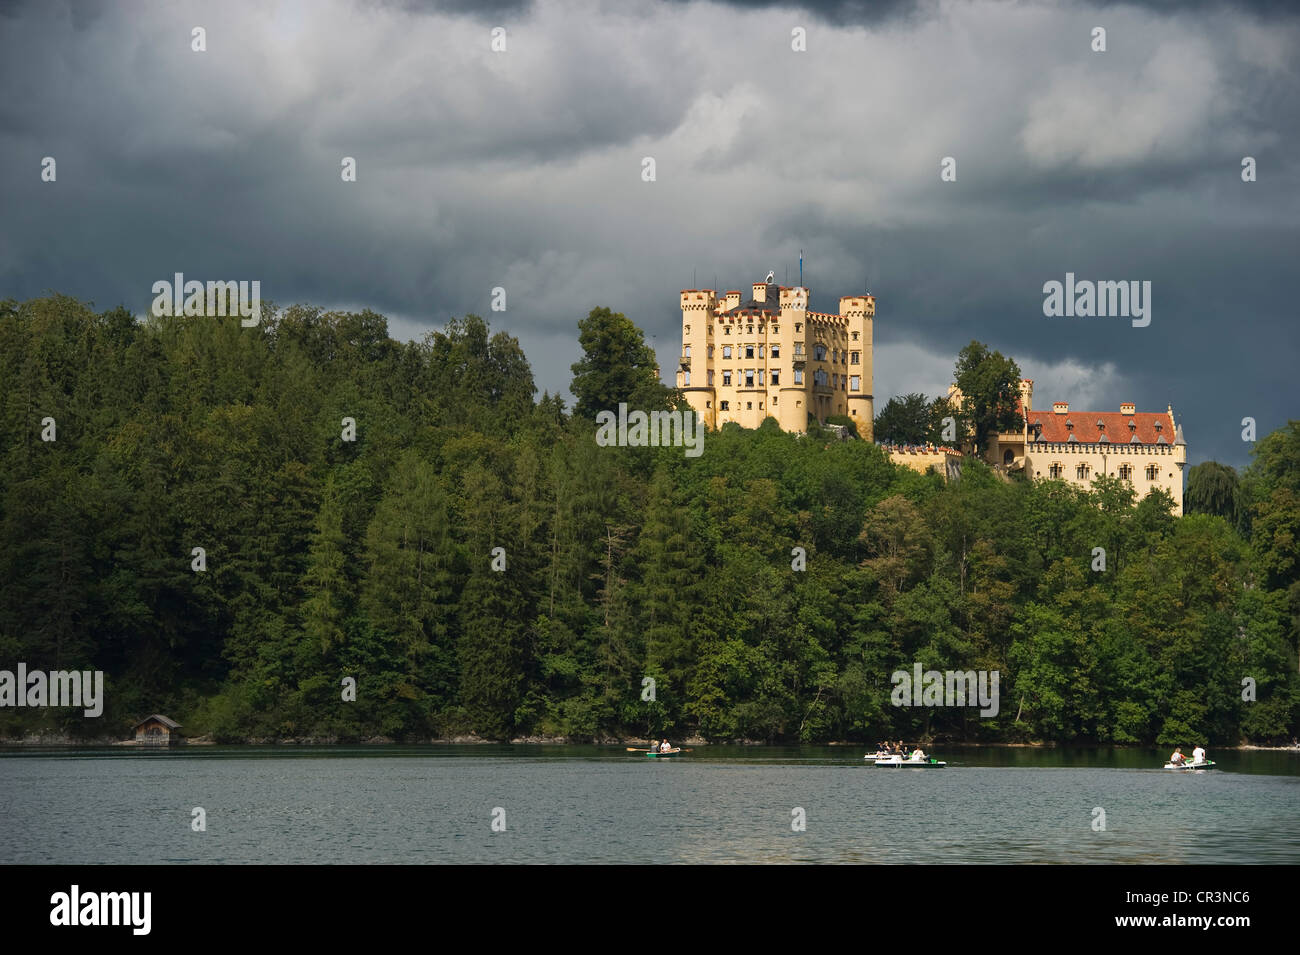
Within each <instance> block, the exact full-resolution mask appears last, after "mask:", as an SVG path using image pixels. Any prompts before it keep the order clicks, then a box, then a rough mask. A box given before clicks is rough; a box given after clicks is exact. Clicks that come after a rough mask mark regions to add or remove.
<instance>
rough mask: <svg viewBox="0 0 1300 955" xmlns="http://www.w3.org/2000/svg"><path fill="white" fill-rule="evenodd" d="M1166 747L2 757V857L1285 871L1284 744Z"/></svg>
mask: <svg viewBox="0 0 1300 955" xmlns="http://www.w3.org/2000/svg"><path fill="white" fill-rule="evenodd" d="M1168 749H1169V747H1165V748H1163V749H1161V750H1159V751H1156V750H1145V751H1144V750H1134V749H1027V748H1016V749H1008V748H988V749H967V748H963V749H948V750H945V749H943V748H936V750H935V752H934V753H932V754H931V755H935V756H937V757H938V758H940V759H946V760H947V761H948V762H949V766H948V768H946V769H941V770H937V769H936V770H893V769H877V768H875V767H873V766H871V765H870V764H867V763H865V762H864V761H863V759H862V754H863V752H865V750H864V749H862V748H857V747H846V746H836V747H801V748H794V747H788V748H787V747H739V746H708V747H698V748H696V749H695V750H694V751H693V752H691V753H688V754H683V755H682V756H680V757H678V758H675V759H671V760H659V759H647V758H645V756H644V755H641V754H632V753H627V752H625V751H624V748H623V747H621V746H619V747H609V746H522V745H520V746H333V747H285V746H282V747H220V746H204V747H199V746H191V747H178V748H174V749H170V750H155V751H148V750H140V749H128V748H116V749H95V750H89V749H85V750H75V749H61V750H32V749H11V750H7V751H3V752H0V863H5V864H12V863H60V864H98V863H108V864H124V863H125V864H142V863H160V862H161V863H430V862H432V863H559V862H578V863H597V862H600V863H619V862H628V863H633V862H635V863H714V862H746V863H762V862H771V863H787V862H820V863H827V862H832V863H833V862H841V863H843V862H848V863H855V862H878V863H917V862H924V863H934V862H939V863H1237V864H1240V863H1264V862H1267V863H1296V862H1300V754H1296V753H1294V752H1260V751H1243V752H1238V751H1231V750H1221V751H1220V750H1211V752H1210V757H1211V758H1212V759H1214V760H1215V761H1216V762H1217V764H1218V765H1217V767H1216V768H1215V769H1214V770H1212V771H1210V772H1198V773H1173V772H1166V771H1164V770H1162V769H1160V766H1161V765H1162V763H1163V761H1164V757H1165V756H1166V755H1167V752H1168ZM195 807H202V808H203V809H204V811H205V813H206V826H207V829H206V831H203V832H195V831H193V830H192V828H191V819H192V818H193V817H192V811H193V810H194V808H195ZM1098 808H1099V809H1100V810H1102V811H1103V812H1104V823H1105V828H1104V830H1102V829H1100V828H1099V827H1098V824H1099V823H1100V822H1101V821H1102V819H1103V817H1102V816H1101V815H1100V814H1099V813H1096V812H1095V810H1096V809H1098ZM795 810H802V817H803V819H804V820H805V825H806V828H804V829H803V831H795V830H794V828H792V823H797V822H798V817H799V815H800V814H799V813H797V812H796V811H795ZM494 819H495V820H496V826H497V828H498V829H500V828H501V826H502V825H504V831H494V829H493V823H494Z"/></svg>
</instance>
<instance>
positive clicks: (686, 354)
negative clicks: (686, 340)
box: [682, 345, 691, 358]
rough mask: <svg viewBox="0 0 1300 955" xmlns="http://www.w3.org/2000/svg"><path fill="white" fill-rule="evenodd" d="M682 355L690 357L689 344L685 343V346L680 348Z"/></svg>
mask: <svg viewBox="0 0 1300 955" xmlns="http://www.w3.org/2000/svg"><path fill="white" fill-rule="evenodd" d="M682 357H683V358H690V357H691V346H690V345H686V346H685V347H683V348H682Z"/></svg>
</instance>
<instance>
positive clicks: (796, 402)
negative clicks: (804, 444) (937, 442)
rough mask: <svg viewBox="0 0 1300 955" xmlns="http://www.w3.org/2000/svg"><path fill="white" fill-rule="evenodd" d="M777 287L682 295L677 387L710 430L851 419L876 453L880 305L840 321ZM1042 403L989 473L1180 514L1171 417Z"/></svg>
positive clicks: (954, 462)
mask: <svg viewBox="0 0 1300 955" xmlns="http://www.w3.org/2000/svg"><path fill="white" fill-rule="evenodd" d="M772 278H773V275H772V273H771V272H769V273H768V275H767V279H766V281H763V282H755V283H754V284H753V287H752V292H751V295H750V297H749V298H748V299H747V300H746V301H744V302H742V301H741V300H740V292H738V291H730V292H727V293H725V295H723V296H722V297H721V298H719V297H718V295H717V293H716V292H715V291H714V290H713V289H684V290H683V291H682V293H681V306H682V354H681V359H680V361H679V367H678V370H677V387H678V388H679V389H681V391H682V393H683V394H684V395H685V396H686V399H687V401H689V402H690V405H691V407H692V408H693V409H695V412H696V414H697V415H698V416H699V417H700V419H701V420H703V421H704V423H705V424H707V425H708V427H710V428H713V429H717V428H721V427H722V426H723V425H724V424H726V423H727V422H728V421H734V422H736V423H737V424H739V425H741V426H742V427H745V428H757V427H758V426H759V425H760V424H762V423H763V420H764V419H765V418H768V417H772V418H775V419H776V420H777V423H778V424H780V426H781V429H782V430H784V431H793V432H803V431H806V430H807V428H808V422H809V421H810V420H813V419H815V420H817V421H818V422H820V423H824V422H825V421H826V419H827V418H828V417H830V416H832V415H844V416H847V417H848V418H849V420H851V421H852V422H853V423H854V425H855V427H856V428H857V432H858V436H859V437H861V438H862V439H863V440H866V441H871V440H872V438H873V423H874V418H875V408H874V399H873V397H872V352H871V342H872V326H873V325H874V323H875V318H876V299H875V296H873V295H870V294H868V293H865V292H864V293H863V294H861V295H846V296H843V297H842V298H841V299H840V310H839V313H838V314H831V313H827V312H813V311H809V309H808V298H809V294H810V291H809V289H807V288H804V287H803V286H795V287H793V288H789V287H786V286H784V285H776V284H774V283H773V281H772ZM1033 396H1034V383H1033V381H1032V380H1030V379H1027V378H1026V379H1024V380H1022V381H1021V383H1020V397H1019V399H1018V401H1017V408H1016V410H1017V411H1019V412H1020V414H1021V417H1022V418H1023V427H1022V428H1021V429H1020V430H1019V431H1014V432H1007V433H1002V434H998V435H996V436H994V438H993V439H992V440H991V441H990V442H989V447H988V449H987V451H986V452H985V457H986V459H987V460H988V463H989V464H991V465H993V466H994V467H995V468H997V469H998V470H1001V471H1006V472H1011V471H1023V472H1024V473H1026V474H1027V475H1028V476H1029V477H1031V478H1035V479H1039V478H1048V479H1053V478H1054V479H1058V480H1065V481H1069V482H1071V483H1073V484H1078V485H1080V486H1082V487H1088V486H1089V485H1090V484H1091V483H1092V480H1093V478H1095V477H1097V476H1100V475H1111V476H1114V477H1118V478H1119V479H1121V480H1123V481H1127V482H1129V483H1130V484H1131V485H1132V486H1133V488H1134V489H1135V490H1136V491H1137V496H1138V498H1139V499H1141V498H1142V497H1144V496H1145V495H1146V494H1147V492H1149V491H1150V490H1152V489H1153V488H1157V487H1159V488H1163V489H1164V490H1166V491H1168V492H1169V494H1170V496H1171V497H1173V499H1174V502H1175V504H1176V505H1177V507H1176V513H1179V514H1181V513H1182V510H1183V469H1184V467H1185V466H1186V464H1187V443H1186V442H1185V441H1184V440H1183V431H1182V428H1181V427H1179V426H1177V425H1176V424H1175V423H1174V409H1173V406H1172V405H1171V406H1170V407H1169V408H1168V410H1167V411H1166V412H1163V413H1160V412H1145V411H1138V410H1137V409H1136V408H1135V407H1134V406H1133V405H1132V404H1129V403H1127V402H1126V403H1123V404H1121V405H1120V406H1119V412H1118V413H1116V412H1107V411H1101V412H1098V411H1075V412H1073V413H1071V411H1070V406H1069V405H1068V404H1067V403H1066V402H1063V401H1058V402H1055V403H1054V404H1053V405H1052V411H1051V413H1050V414H1047V413H1040V412H1037V411H1035V409H1034V408H1033ZM948 397H949V400H955V401H958V402H959V401H960V400H961V393H960V392H959V391H958V390H957V389H956V386H953V387H952V388H950V389H949V393H948ZM885 451H886V453H887V454H888V456H889V458H890V460H892V461H893V462H894V463H895V464H901V465H904V466H906V467H911V468H914V469H916V470H918V471H926V470H928V469H929V468H931V467H934V468H935V469H936V470H937V471H938V472H939V473H940V474H943V475H945V476H946V477H955V476H957V475H959V474H960V453H959V452H958V451H956V450H954V449H952V448H934V447H925V448H886V449H885Z"/></svg>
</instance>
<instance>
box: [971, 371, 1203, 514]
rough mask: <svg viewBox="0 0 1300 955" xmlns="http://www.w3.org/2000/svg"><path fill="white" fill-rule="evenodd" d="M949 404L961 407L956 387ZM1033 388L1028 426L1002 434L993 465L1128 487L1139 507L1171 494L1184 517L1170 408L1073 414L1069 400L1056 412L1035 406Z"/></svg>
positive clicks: (1023, 391)
mask: <svg viewBox="0 0 1300 955" xmlns="http://www.w3.org/2000/svg"><path fill="white" fill-rule="evenodd" d="M948 397H949V400H950V401H951V400H954V399H956V400H960V398H961V392H960V391H958V390H957V389H956V387H953V388H950V389H949V390H948ZM1033 399H1034V382H1033V380H1032V379H1029V378H1025V379H1022V380H1021V382H1020V398H1019V400H1018V401H1017V403H1016V410H1017V411H1018V412H1019V413H1020V415H1021V417H1022V418H1023V421H1024V424H1023V427H1022V428H1021V429H1020V430H1019V431H1012V432H1007V433H1002V434H998V435H996V436H994V437H993V438H992V440H990V441H989V447H988V450H987V452H986V455H985V456H986V458H987V460H988V462H989V463H990V464H992V465H994V466H995V467H998V468H1000V469H1002V470H1005V471H1020V470H1023V471H1024V473H1025V474H1027V475H1028V476H1029V477H1031V478H1034V479H1035V480H1037V479H1040V478H1049V479H1051V478H1056V479H1060V480H1065V481H1069V482H1070V483H1071V484H1077V485H1079V486H1081V487H1088V486H1089V485H1091V483H1092V480H1093V478H1096V477H1099V476H1103V475H1106V476H1110V477H1117V478H1119V479H1120V480H1121V481H1126V482H1128V483H1129V484H1130V485H1131V486H1132V487H1133V489H1134V490H1135V491H1136V492H1137V497H1138V499H1139V500H1141V499H1142V498H1143V497H1145V496H1146V495H1147V493H1148V492H1150V491H1151V490H1153V489H1155V488H1162V489H1164V490H1165V491H1168V492H1169V496H1170V497H1172V498H1173V499H1174V503H1175V504H1176V505H1177V506H1176V508H1175V513H1177V514H1181V513H1182V512H1183V469H1184V468H1185V467H1186V466H1187V442H1186V441H1185V440H1184V439H1183V429H1182V426H1181V425H1177V424H1175V423H1174V408H1173V405H1169V406H1167V409H1166V410H1165V411H1163V412H1160V411H1138V410H1137V407H1136V406H1135V405H1133V404H1132V403H1131V402H1121V403H1120V406H1119V411H1118V412H1114V411H1079V410H1078V409H1076V410H1074V411H1071V410H1070V405H1069V403H1068V402H1065V401H1056V402H1053V403H1052V410H1051V412H1050V413H1049V412H1046V411H1037V410H1035V408H1034V406H1033Z"/></svg>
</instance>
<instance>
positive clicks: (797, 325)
mask: <svg viewBox="0 0 1300 955" xmlns="http://www.w3.org/2000/svg"><path fill="white" fill-rule="evenodd" d="M794 330H795V331H796V332H801V331H803V322H795V323H794Z"/></svg>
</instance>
